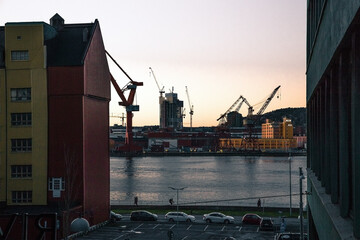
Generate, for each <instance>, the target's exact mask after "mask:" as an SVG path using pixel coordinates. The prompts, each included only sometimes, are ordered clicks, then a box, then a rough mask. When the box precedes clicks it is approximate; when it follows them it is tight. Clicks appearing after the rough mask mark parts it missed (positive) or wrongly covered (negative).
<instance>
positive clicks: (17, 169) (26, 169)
mask: <svg viewBox="0 0 360 240" xmlns="http://www.w3.org/2000/svg"><path fill="white" fill-rule="evenodd" d="M31 176H32V166H31V165H12V166H11V177H12V178H29V177H31Z"/></svg>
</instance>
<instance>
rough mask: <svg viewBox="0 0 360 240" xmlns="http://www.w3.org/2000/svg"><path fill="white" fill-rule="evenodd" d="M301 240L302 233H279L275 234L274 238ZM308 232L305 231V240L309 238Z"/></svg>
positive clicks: (275, 239) (277, 239) (279, 239)
mask: <svg viewBox="0 0 360 240" xmlns="http://www.w3.org/2000/svg"><path fill="white" fill-rule="evenodd" d="M285 239H286V240H300V233H278V234H276V235H275V237H274V240H285ZM307 239H308V237H307V234H306V233H304V240H307Z"/></svg>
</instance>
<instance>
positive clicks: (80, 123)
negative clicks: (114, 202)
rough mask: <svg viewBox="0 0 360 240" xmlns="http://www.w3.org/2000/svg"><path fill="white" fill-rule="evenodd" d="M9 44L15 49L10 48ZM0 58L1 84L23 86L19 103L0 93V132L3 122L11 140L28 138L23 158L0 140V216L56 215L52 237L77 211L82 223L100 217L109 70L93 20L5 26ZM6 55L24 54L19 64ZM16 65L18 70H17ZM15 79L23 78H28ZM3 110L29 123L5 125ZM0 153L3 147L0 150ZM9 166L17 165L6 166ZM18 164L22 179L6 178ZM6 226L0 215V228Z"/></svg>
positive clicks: (104, 203) (106, 191)
mask: <svg viewBox="0 0 360 240" xmlns="http://www.w3.org/2000/svg"><path fill="white" fill-rule="evenodd" d="M33 29H36V31H37V32H36V34H35V33H34V31H33ZM7 35H8V36H7ZM13 36H15V37H14V40H12V37H13ZM29 40H30V41H29ZM7 41H9V42H7ZM10 41H11V42H10ZM14 41H15V43H16V44H17V43H19V44H17V45H16V44H15V43H14ZM16 41H18V42H16ZM21 41H23V43H22V42H21ZM10 43H11V44H10ZM35 43H36V47H34V46H35ZM7 46H8V47H7ZM9 46H10V47H9ZM12 46H14V48H16V49H10V48H11V47H12ZM19 47H20V48H21V49H18V48H19ZM8 48H9V49H8ZM9 52H11V58H10V57H9V59H8V56H10V53H9ZM13 53H21V54H22V55H19V56H17V55H14V54H13ZM0 56H5V58H0V84H1V86H6V83H8V84H9V83H12V84H14V82H16V84H17V88H19V89H29V90H27V93H29V98H27V99H26V102H25V103H21V102H17V103H16V105H15V103H12V102H11V101H10V100H8V99H10V96H9V92H10V89H8V90H6V91H4V93H3V92H1V94H2V98H1V101H2V102H1V104H4V105H6V104H7V105H8V106H9V107H6V108H4V109H8V112H5V114H4V118H1V121H0V129H1V127H2V126H1V125H4V126H6V127H7V128H9V129H7V132H10V133H11V134H12V135H13V136H17V135H19V136H20V137H23V136H21V134H27V135H26V139H30V140H29V141H28V142H29V143H30V145H29V146H27V149H26V150H27V151H26V152H25V153H24V152H23V151H22V152H21V153H19V152H17V153H13V152H14V149H15V150H16V149H17V148H15V147H14V146H8V145H9V144H7V142H10V143H12V142H14V143H16V142H17V141H15V140H13V139H12V135H10V134H8V135H6V137H4V138H3V140H4V141H0V146H1V148H0V153H1V154H2V155H1V158H3V159H4V161H3V162H2V164H0V170H1V172H2V174H3V172H4V173H5V174H7V175H6V177H4V180H6V179H7V181H3V182H2V180H0V185H1V186H2V189H1V197H0V213H1V214H4V213H9V214H11V213H20V214H23V213H31V214H41V213H43V212H56V213H57V214H58V216H59V220H60V228H61V230H60V232H59V235H58V236H59V237H62V236H61V235H62V232H61V231H62V230H63V229H66V228H68V226H69V223H70V222H71V221H72V220H73V219H74V218H75V217H77V216H79V215H80V214H81V215H82V216H83V217H84V218H86V219H87V220H88V222H89V223H90V225H95V224H98V223H101V222H104V221H106V220H108V219H109V212H110V171H109V169H110V166H109V164H110V162H109V131H108V127H109V117H108V116H109V101H110V72H109V67H108V63H107V59H106V55H105V48H104V43H103V39H102V35H101V30H100V25H99V22H98V20H95V21H94V22H93V23H85V24H65V22H64V19H62V18H61V17H60V16H59V15H58V14H55V15H54V16H53V17H52V18H51V19H50V25H49V24H46V23H44V22H32V23H11V24H6V25H5V27H1V28H0ZM13 56H16V57H18V58H19V57H24V56H25V57H24V59H21V62H19V61H17V60H18V59H15V60H14V59H13ZM18 64H22V66H25V67H21V68H20V67H17V66H18ZM35 64H36V67H34V66H35ZM19 66H20V65H19ZM5 72H10V73H11V77H12V78H11V79H10V78H9V77H8V78H9V79H7V76H10V75H9V74H8V75H6V74H1V73H5ZM24 73H26V74H24ZM27 73H29V74H27ZM35 73H36V74H35ZM23 76H29V80H27V79H25V80H24V79H23V78H24V77H23ZM34 76H35V77H34ZM39 79H40V80H41V81H40V80H39ZM40 84H41V86H40V87H39V85H40ZM39 89H42V91H40V90H39ZM46 89H47V93H46ZM11 91H13V88H12V89H11ZM44 92H45V93H44ZM11 97H12V96H11ZM3 100H4V101H3ZM11 111H12V112H16V114H19V113H21V112H22V111H26V114H27V115H26V116H30V124H27V125H26V126H20V127H19V126H15V127H14V126H12V125H11V124H10V123H7V122H8V121H9V120H8V119H10V116H12V115H11V114H13V113H12V112H11ZM27 121H28V122H29V119H27ZM39 123H41V124H39ZM35 126H36V130H35ZM2 129H4V128H2ZM38 129H39V130H38ZM2 148H4V149H7V150H6V151H1V149H2ZM23 156H25V157H23ZM39 156H40V157H41V159H40V158H39ZM17 162H19V163H21V164H22V165H14V164H16V163H17ZM4 163H6V164H5V165H4ZM24 164H26V165H24ZM14 166H15V167H14ZM18 166H20V167H22V166H26V170H27V172H26V174H27V175H26V176H25V178H24V176H23V174H17V175H16V176H15V175H14V174H13V172H12V171H13V169H15V170H16V169H19V167H18ZM16 167H17V168H16ZM8 173H10V174H8ZM38 182H40V183H42V184H41V185H40V184H37V183H38ZM44 182H46V184H44ZM22 188H24V189H22ZM23 193H26V196H25V195H23ZM19 196H20V197H19ZM24 196H25V197H26V198H24ZM23 200H24V201H23ZM64 213H71V214H69V215H68V214H64ZM66 216H69V217H66ZM20 222H21V221H20ZM7 224H8V222H6V221H5V220H4V221H2V220H1V218H0V227H1V228H2V229H6V226H7ZM19 224H20V223H18V224H15V225H14V228H13V232H14V233H12V234H16V233H15V231H16V229H19V231H18V232H21V231H20V230H21V229H23V228H22V226H19ZM20 225H21V224H20ZM30 228H31V229H32V226H30V227H29V229H30ZM34 229H36V228H34ZM10 236H12V235H10ZM16 236H17V235H14V237H15V238H16ZM30 236H31V235H30Z"/></svg>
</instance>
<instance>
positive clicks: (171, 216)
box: [165, 212, 195, 222]
mask: <svg viewBox="0 0 360 240" xmlns="http://www.w3.org/2000/svg"><path fill="white" fill-rule="evenodd" d="M165 219H166V220H168V221H169V222H175V221H176V222H195V217H194V216H193V215H188V214H186V213H184V212H168V213H167V214H166V215H165Z"/></svg>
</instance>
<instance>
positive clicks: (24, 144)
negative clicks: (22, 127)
mask: <svg viewBox="0 0 360 240" xmlns="http://www.w3.org/2000/svg"><path fill="white" fill-rule="evenodd" d="M31 150H32V139H31V138H26V139H11V151H12V152H31Z"/></svg>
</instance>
